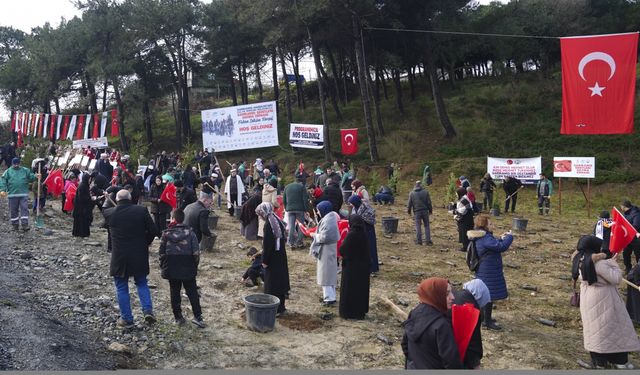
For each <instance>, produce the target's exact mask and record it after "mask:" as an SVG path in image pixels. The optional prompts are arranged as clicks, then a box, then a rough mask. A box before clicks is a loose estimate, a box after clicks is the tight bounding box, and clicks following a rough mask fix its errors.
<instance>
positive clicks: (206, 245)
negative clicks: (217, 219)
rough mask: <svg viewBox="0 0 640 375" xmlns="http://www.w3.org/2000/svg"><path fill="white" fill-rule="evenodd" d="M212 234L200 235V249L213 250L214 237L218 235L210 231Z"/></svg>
mask: <svg viewBox="0 0 640 375" xmlns="http://www.w3.org/2000/svg"><path fill="white" fill-rule="evenodd" d="M211 234H213V236H211V237H210V236H205V235H203V236H202V240H200V251H213V248H214V247H215V245H216V239H217V238H218V235H217V234H215V233H211Z"/></svg>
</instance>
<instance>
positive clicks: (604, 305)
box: [571, 236, 640, 370]
mask: <svg viewBox="0 0 640 375" xmlns="http://www.w3.org/2000/svg"><path fill="white" fill-rule="evenodd" d="M601 246H602V240H601V239H599V238H597V237H595V236H582V237H580V240H578V246H577V251H575V252H574V254H573V259H572V265H571V266H572V267H571V276H572V278H573V279H574V280H577V281H579V282H580V317H581V319H582V334H583V338H584V348H585V349H586V350H587V351H588V352H589V354H590V355H591V360H592V364H593V367H594V368H597V369H604V368H609V367H613V368H616V369H621V370H626V369H635V368H636V367H635V365H633V364H632V363H631V362H629V352H638V351H640V341H639V340H638V335H637V334H636V331H635V329H634V327H633V323H632V322H631V319H630V318H629V314H628V313H627V310H626V309H625V305H624V302H623V301H622V298H621V297H620V294H619V293H618V285H619V284H620V282H621V281H622V277H623V274H622V270H620V267H619V266H618V262H617V261H616V256H614V257H612V258H610V259H606V258H607V255H606V254H604V253H601V252H600V249H601Z"/></svg>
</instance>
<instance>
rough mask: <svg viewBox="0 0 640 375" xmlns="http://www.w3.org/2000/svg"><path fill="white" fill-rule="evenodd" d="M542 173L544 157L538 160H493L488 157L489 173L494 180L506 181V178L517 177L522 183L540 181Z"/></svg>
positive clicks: (537, 158)
mask: <svg viewBox="0 0 640 375" xmlns="http://www.w3.org/2000/svg"><path fill="white" fill-rule="evenodd" d="M541 172H542V157H541V156H538V157H536V158H520V159H515V158H510V159H509V158H492V157H489V156H487V173H489V174H490V175H491V177H492V178H493V179H496V180H504V178H505V177H507V176H510V177H515V178H517V179H519V180H522V182H525V181H526V180H529V181H531V180H536V181H537V180H539V179H540V176H539V175H540V173H541Z"/></svg>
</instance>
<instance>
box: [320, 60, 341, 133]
mask: <svg viewBox="0 0 640 375" xmlns="http://www.w3.org/2000/svg"><path fill="white" fill-rule="evenodd" d="M318 53H320V52H318ZM319 61H320V66H318V69H317V70H318V71H319V72H320V74H321V75H322V76H321V77H322V81H324V83H325V84H326V85H327V86H326V89H327V91H329V96H330V98H331V106H332V107H333V111H334V112H335V113H336V118H337V119H338V121H342V120H343V117H342V112H341V111H340V107H339V106H338V99H337V96H338V90H337V88H336V87H334V86H333V84H331V83H330V82H333V81H331V80H329V77H328V75H327V72H326V71H325V70H324V67H323V66H322V59H319ZM320 80H321V78H320V76H318V82H319V81H320Z"/></svg>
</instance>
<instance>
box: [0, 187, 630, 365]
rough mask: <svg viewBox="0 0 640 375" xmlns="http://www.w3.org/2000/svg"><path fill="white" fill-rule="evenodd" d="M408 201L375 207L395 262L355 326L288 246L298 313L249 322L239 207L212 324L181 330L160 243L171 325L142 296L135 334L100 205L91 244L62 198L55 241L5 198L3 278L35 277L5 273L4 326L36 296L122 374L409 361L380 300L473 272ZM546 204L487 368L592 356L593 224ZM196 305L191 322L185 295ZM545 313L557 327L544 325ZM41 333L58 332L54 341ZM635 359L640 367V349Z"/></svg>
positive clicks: (516, 257)
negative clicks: (20, 228)
mask: <svg viewBox="0 0 640 375" xmlns="http://www.w3.org/2000/svg"><path fill="white" fill-rule="evenodd" d="M531 190H533V189H531ZM527 194H528V195H527ZM529 195H530V196H529ZM525 199H528V200H532V199H533V197H532V192H529V193H526V192H525V194H523V196H522V198H521V201H522V200H525ZM437 201H438V200H437V199H434V202H437ZM404 202H405V198H404V195H401V197H400V198H398V199H397V200H396V204H395V205H390V206H374V207H375V208H376V210H377V221H378V223H377V224H376V230H377V235H378V254H379V257H380V261H381V262H383V264H382V265H381V271H380V273H379V275H378V276H377V277H375V278H372V279H371V299H370V310H369V313H368V314H367V317H366V319H365V320H364V321H347V320H343V319H341V318H339V317H338V315H337V308H336V307H322V306H321V305H320V303H319V301H318V299H319V298H320V297H321V288H320V287H319V286H317V285H316V284H315V261H314V259H313V258H312V257H311V256H310V255H309V254H308V250H290V249H287V252H288V258H289V270H290V274H291V289H292V290H291V298H290V300H288V301H287V308H288V310H289V311H290V314H288V315H286V316H285V317H283V318H281V319H279V320H278V322H277V325H276V329H275V330H274V331H273V332H270V333H266V334H262V333H256V332H252V331H250V330H248V329H247V328H246V326H245V322H244V305H243V302H242V297H243V296H245V295H248V294H251V293H254V292H260V289H259V287H254V288H249V287H246V286H244V285H243V284H242V283H240V276H241V275H242V273H243V271H244V269H245V268H246V267H247V266H248V261H247V259H246V257H245V253H246V250H247V248H248V247H249V246H255V247H258V248H259V246H260V243H259V242H257V241H256V242H249V241H245V240H243V239H241V238H240V236H239V223H238V222H237V221H236V220H235V219H233V218H231V217H229V216H228V214H227V213H226V212H225V210H216V211H217V213H218V214H219V215H220V220H219V224H218V228H217V229H216V232H217V234H218V239H217V244H216V250H215V251H214V252H210V253H206V254H204V255H203V256H202V260H201V263H200V271H199V275H198V284H199V285H200V286H201V295H202V298H201V303H202V306H203V310H204V319H205V321H206V323H207V324H208V327H207V328H205V329H198V328H196V327H195V326H193V325H187V326H184V327H178V326H176V325H175V324H174V323H173V318H172V314H171V309H170V303H169V286H168V283H167V282H166V281H165V280H163V279H161V278H160V272H159V269H158V261H157V258H156V254H157V249H158V241H155V242H154V244H153V245H152V249H151V253H152V257H151V262H150V263H151V275H150V282H151V284H152V285H153V289H152V297H153V303H154V310H155V313H156V315H157V316H158V319H159V321H158V323H156V324H155V325H153V326H147V325H144V324H143V323H141V322H142V319H141V316H140V315H141V312H140V308H139V303H138V302H137V300H136V299H137V296H136V293H135V290H132V297H133V298H132V302H133V309H134V310H133V311H134V315H135V316H136V320H137V321H138V322H140V323H139V324H138V326H137V327H136V328H135V329H134V330H131V331H123V330H121V329H118V328H116V327H115V324H114V323H115V321H116V319H117V317H118V316H117V304H116V301H115V293H114V288H113V285H112V282H111V279H110V278H109V267H108V266H109V254H108V253H107V252H106V231H104V230H103V229H99V228H98V224H100V223H101V222H102V218H101V216H100V215H99V213H98V212H97V211H96V213H95V220H94V223H93V227H92V234H91V238H89V239H87V240H81V239H75V238H73V237H71V219H70V218H69V217H66V216H62V214H61V213H60V212H59V207H60V203H59V201H56V202H53V203H52V204H53V207H54V209H50V210H49V216H48V217H47V218H46V221H45V223H46V228H47V230H51V231H52V233H51V234H50V235H48V236H47V235H45V234H44V231H43V230H38V231H34V230H32V231H30V232H29V233H27V234H24V235H22V234H21V235H20V236H19V237H15V236H17V235H16V234H14V233H12V232H11V231H10V230H9V228H8V227H9V225H8V223H7V222H8V220H7V219H6V216H7V213H6V204H4V205H2V206H0V210H2V211H3V212H2V215H3V216H4V217H3V220H2V223H0V231H1V232H3V233H4V234H3V235H2V237H3V240H2V246H1V248H2V250H1V252H2V258H3V260H2V262H1V263H0V265H2V267H3V270H2V271H3V272H5V270H11V271H10V272H12V274H13V275H15V276H16V277H18V276H19V277H23V278H24V280H22V281H21V282H20V288H18V287H17V286H15V283H14V284H6V278H3V279H2V280H3V281H2V289H7V287H6V285H9V289H12V288H13V287H15V288H17V289H20V292H19V294H20V296H16V294H11V293H5V294H2V295H0V302H2V303H0V318H3V319H2V324H3V325H5V326H10V327H13V330H9V331H3V332H13V334H15V335H18V334H19V332H20V329H21V328H20V327H21V320H20V319H18V318H17V317H16V316H15V315H14V316H11V315H7V311H9V310H11V309H15V305H16V302H15V301H21V300H20V298H23V297H25V295H24V293H28V294H27V297H28V299H27V300H24V302H25V303H28V304H31V305H32V306H33V309H34V310H37V311H41V312H42V314H41V315H39V314H35V313H34V316H35V317H34V319H36V320H37V319H40V320H42V319H45V318H46V319H49V318H51V319H56V321H60V322H61V325H60V330H61V331H62V330H65V331H66V330H73V332H75V336H76V337H78V340H83V341H79V342H90V343H92V344H93V345H94V346H95V350H92V351H89V353H86V354H85V355H86V356H88V357H95V358H98V357H100V358H106V359H104V360H103V361H102V362H100V363H93V364H91V363H90V364H89V365H88V366H89V367H91V368H96V369H100V368H109V367H110V364H113V363H115V364H116V366H117V367H119V368H154V369H178V368H185V369H219V368H225V369H238V368H261V369H262V368H264V369H270V368H280V369H401V368H403V363H404V358H403V355H402V351H401V348H400V340H401V337H402V333H403V330H402V328H401V326H400V323H399V321H398V320H397V319H396V317H395V316H394V315H393V313H392V312H391V311H390V309H389V308H388V307H387V306H386V305H385V304H384V303H382V302H381V300H380V297H383V296H385V297H388V298H389V299H391V300H392V301H394V302H395V303H396V304H398V305H399V306H400V307H401V308H402V309H404V310H405V311H407V312H408V311H410V309H411V308H412V307H414V306H415V304H416V303H417V296H416V294H415V289H416V285H417V284H418V283H419V282H420V281H421V280H422V279H424V278H426V277H430V276H441V277H446V278H448V279H449V280H450V281H451V283H452V284H453V285H454V287H458V288H459V287H461V286H462V283H463V282H465V281H467V280H469V279H471V278H472V274H471V273H470V272H469V271H468V269H467V267H466V264H465V261H464V253H462V252H459V251H458V248H459V244H458V243H457V233H456V229H455V222H454V220H453V219H452V217H451V215H449V214H448V213H447V211H446V210H445V209H444V207H442V206H439V205H437V204H436V205H435V209H434V215H433V216H432V218H431V232H432V237H433V242H434V246H431V247H427V246H421V247H418V246H416V245H414V236H415V234H414V233H415V232H414V229H413V223H412V220H411V218H410V217H409V216H408V215H407V213H406V209H405V206H404ZM532 207H533V205H532V204H525V205H524V207H522V208H519V211H520V210H521V212H520V213H522V214H524V217H526V218H528V219H529V223H528V226H527V231H525V232H519V233H515V236H516V238H515V241H514V244H513V245H512V247H511V249H510V250H509V251H508V252H507V253H505V254H504V262H505V265H506V267H505V276H506V279H507V285H508V288H509V298H508V299H507V300H504V301H500V302H499V303H498V304H497V309H496V310H494V317H495V318H496V319H497V320H498V322H499V324H501V325H502V326H503V330H502V331H488V330H484V329H483V331H482V335H483V342H484V351H485V356H484V359H483V367H484V368H485V369H577V368H579V366H578V364H577V363H576V360H578V359H582V360H584V361H587V362H588V361H589V356H588V353H586V352H585V350H584V348H583V346H582V329H581V321H580V312H579V310H578V309H576V308H573V307H571V306H569V303H568V302H569V296H570V293H571V281H570V259H569V258H570V254H571V253H572V252H573V250H574V248H575V244H576V243H577V240H578V238H579V236H580V235H581V234H584V233H588V232H589V231H590V230H591V229H592V226H593V224H594V223H593V220H592V219H587V218H586V217H585V218H577V217H576V218H565V217H560V216H559V215H558V214H557V212H555V210H554V212H553V213H552V215H551V216H538V215H537V214H536V213H535V211H534V210H533V209H532ZM54 210H55V211H54ZM383 216H395V217H398V218H399V219H400V222H399V228H398V233H396V234H394V235H392V236H383V233H382V232H383V231H382V226H381V218H382V217H383ZM583 216H585V215H583ZM513 217H514V216H512V215H511V214H509V215H506V216H505V215H503V216H499V217H496V218H494V219H493V221H494V225H495V227H496V232H497V233H496V234H500V233H502V232H504V231H506V230H508V229H511V227H512V220H513ZM9 238H11V239H10V240H9ZM307 242H308V240H307ZM7 245H8V246H7ZM12 285H13V286H12ZM131 287H132V289H135V288H133V285H132V286H131ZM523 287H526V289H525V288H523ZM531 289H535V290H531ZM25 290H27V292H25ZM14 300H15V301H14ZM28 306H29V305H27V306H26V307H28ZM183 308H184V310H185V313H186V316H187V317H189V318H190V317H191V312H190V308H189V307H188V302H187V300H186V296H184V295H183ZM538 318H544V319H548V320H553V321H555V322H556V323H557V324H556V326H555V327H550V326H546V325H542V324H540V323H539V322H538V321H537V319H538ZM8 336H9V335H7V334H3V335H2V336H0V364H1V363H2V358H4V357H6V355H5V354H3V353H4V352H3V350H6V348H7V342H9V341H12V340H13V341H14V342H16V344H15V345H14V346H12V347H14V348H15V349H14V352H16V351H17V353H20V352H21V351H24V350H26V349H25V347H24V346H25V345H27V346H28V342H25V343H23V344H20V342H18V341H15V339H16V337H8ZM34 340H36V338H33V339H32V341H34ZM40 340H43V342H47V340H51V339H50V338H49V337H48V336H44V337H40ZM69 342H70V343H73V340H69ZM114 343H117V344H122V345H124V347H122V346H120V347H119V346H118V345H115V344H114ZM50 344H51V343H50ZM3 348H4V349H3ZM108 348H110V349H108ZM91 353H94V354H91ZM45 354H46V353H45ZM45 354H41V355H42V356H45ZM52 355H53V354H52ZM79 355H80V356H82V354H79ZM3 356H4V357H3ZM13 357H14V358H15V357H16V355H15V353H14V356H13ZM631 359H632V361H634V362H636V363H638V362H640V358H639V357H638V355H637V354H633V355H632V356H631ZM42 360H43V361H45V360H46V359H45V358H43V359H42ZM57 366H58V368H51V367H41V368H42V369H58V370H65V369H69V368H67V366H66V365H65V364H64V363H58V364H57ZM34 367H35V368H34ZM54 367H56V366H54ZM0 368H1V367H0ZM7 368H9V369H11V368H12V367H9V366H8V367H7ZM13 368H16V366H15V365H14V366H13ZM32 368H33V369H40V368H39V367H38V366H33V367H32ZM82 368H84V367H82Z"/></svg>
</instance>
